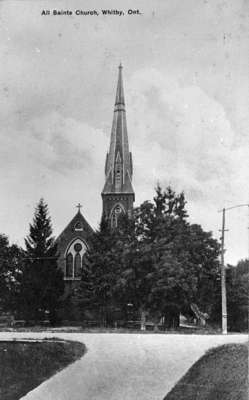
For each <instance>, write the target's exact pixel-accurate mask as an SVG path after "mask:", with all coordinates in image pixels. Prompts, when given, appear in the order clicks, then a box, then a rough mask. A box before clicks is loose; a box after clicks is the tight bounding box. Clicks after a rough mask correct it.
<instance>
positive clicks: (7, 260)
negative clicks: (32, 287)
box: [0, 234, 24, 312]
mask: <svg viewBox="0 0 249 400" xmlns="http://www.w3.org/2000/svg"><path fill="white" fill-rule="evenodd" d="M23 255H24V252H23V250H22V249H21V248H19V247H18V246H17V245H15V244H12V245H10V244H9V240H8V238H7V236H5V235H3V234H0V308H1V309H3V310H4V311H11V312H13V311H15V296H16V292H17V291H18V289H19V277H20V274H21V268H22V260H23Z"/></svg>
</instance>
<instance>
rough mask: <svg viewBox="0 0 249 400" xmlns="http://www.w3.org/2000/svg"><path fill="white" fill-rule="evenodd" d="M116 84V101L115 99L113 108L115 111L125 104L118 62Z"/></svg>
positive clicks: (120, 67)
mask: <svg viewBox="0 0 249 400" xmlns="http://www.w3.org/2000/svg"><path fill="white" fill-rule="evenodd" d="M118 69H119V71H118V85H117V92H116V101H115V110H116V111H117V110H118V108H121V107H122V106H123V107H124V106H125V100H124V87H123V77H122V69H123V67H122V64H121V63H120V64H119V67H118Z"/></svg>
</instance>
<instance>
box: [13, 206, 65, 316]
mask: <svg viewBox="0 0 249 400" xmlns="http://www.w3.org/2000/svg"><path fill="white" fill-rule="evenodd" d="M25 245H26V252H25V265H24V268H23V274H22V278H21V289H20V301H19V304H20V307H21V310H22V313H23V317H24V318H25V319H26V320H35V321H39V320H42V319H45V318H49V320H50V322H52V323H53V322H55V320H56V311H57V309H58V307H59V304H60V298H61V296H62V294H63V292H64V281H63V273H62V271H61V270H60V269H59V268H58V266H57V259H58V254H57V246H56V244H55V241H54V238H53V237H52V225H51V219H50V217H49V215H48V206H47V204H46V203H45V202H44V200H43V199H41V200H40V202H39V203H38V205H37V208H36V210H35V215H34V219H33V223H32V224H30V233H29V235H28V237H27V238H26V239H25Z"/></svg>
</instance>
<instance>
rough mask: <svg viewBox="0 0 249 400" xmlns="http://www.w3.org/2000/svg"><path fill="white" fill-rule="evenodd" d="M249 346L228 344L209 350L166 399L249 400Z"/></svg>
mask: <svg viewBox="0 0 249 400" xmlns="http://www.w3.org/2000/svg"><path fill="white" fill-rule="evenodd" d="M248 393H249V392H248V348H247V346H246V345H245V344H225V345H223V346H219V347H216V348H213V349H211V350H209V351H208V352H207V353H206V354H205V355H204V356H203V357H201V358H200V359H199V360H198V361H197V362H196V363H195V364H194V365H193V366H192V367H191V368H190V369H189V371H188V372H187V374H186V375H185V376H184V377H183V378H182V379H181V380H180V381H179V382H178V383H177V384H176V386H175V387H174V388H173V389H172V390H171V391H170V392H169V393H168V395H167V396H166V397H165V399H164V400H197V399H198V400H248Z"/></svg>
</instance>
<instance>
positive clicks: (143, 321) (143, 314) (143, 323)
mask: <svg viewBox="0 0 249 400" xmlns="http://www.w3.org/2000/svg"><path fill="white" fill-rule="evenodd" d="M140 329H141V331H146V311H145V310H141V328H140Z"/></svg>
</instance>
